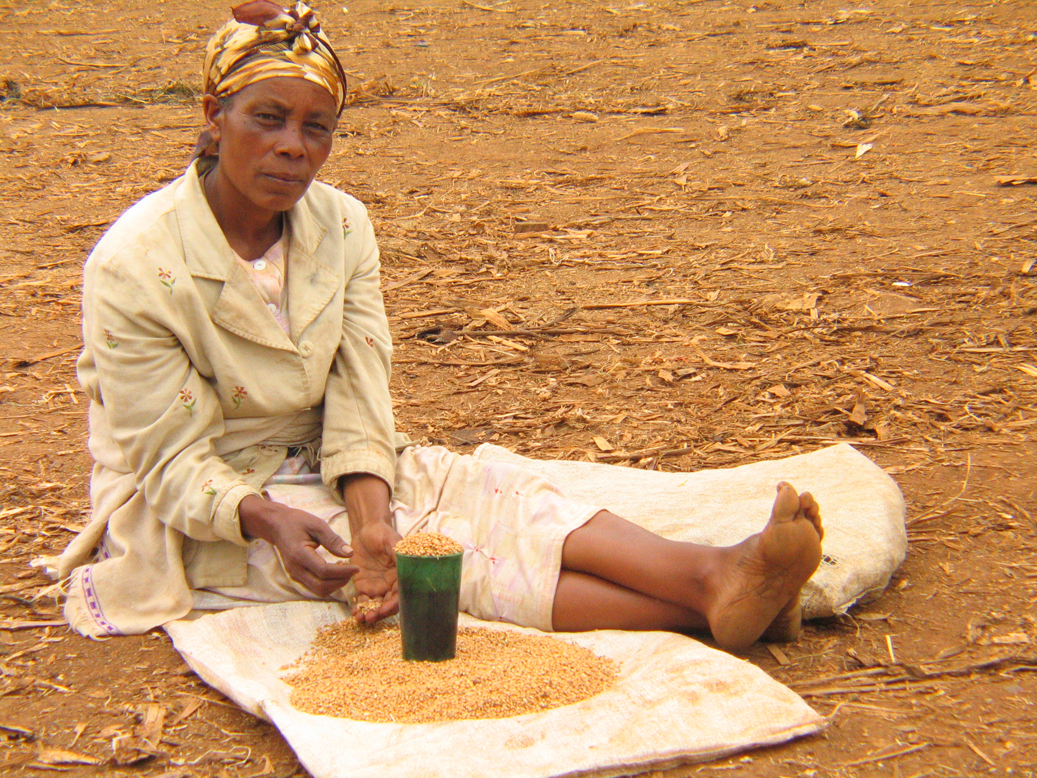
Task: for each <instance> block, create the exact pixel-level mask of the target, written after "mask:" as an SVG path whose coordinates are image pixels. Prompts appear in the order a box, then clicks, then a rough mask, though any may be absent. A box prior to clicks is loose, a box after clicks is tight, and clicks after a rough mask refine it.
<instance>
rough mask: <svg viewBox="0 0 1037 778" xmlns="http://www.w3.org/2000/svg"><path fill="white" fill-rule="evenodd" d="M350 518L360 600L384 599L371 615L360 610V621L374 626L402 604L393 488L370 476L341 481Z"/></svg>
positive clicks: (356, 581)
mask: <svg viewBox="0 0 1037 778" xmlns="http://www.w3.org/2000/svg"><path fill="white" fill-rule="evenodd" d="M339 485H340V487H341V489H342V498H343V500H344V501H345V503H346V511H347V512H348V515H349V532H350V538H351V539H352V544H353V549H354V554H353V559H352V561H353V563H354V564H355V565H356V566H357V568H358V571H357V573H356V576H355V577H354V578H353V583H354V585H355V586H356V591H357V601H358V602H365V601H366V600H380V601H381V605H380V606H379V607H378V608H377V609H375V610H373V611H369V612H360V611H356V612H355V613H354V615H355V616H356V619H357V621H360V622H366V623H371V622H374V621H377V620H378V619H382V618H385V617H386V616H391V615H392V614H394V613H395V612H396V610H397V607H398V605H399V591H398V588H397V581H396V554H395V553H394V552H393V546H395V545H396V542H397V541H398V540H399V539H400V535H399V533H398V532H396V529H395V528H394V527H393V524H392V513H391V512H390V510H389V487H388V485H387V484H386V483H385V481H383V480H382V479H381V478H379V477H377V476H374V475H370V474H369V473H354V474H352V475H348V476H343V477H342V478H341V479H339Z"/></svg>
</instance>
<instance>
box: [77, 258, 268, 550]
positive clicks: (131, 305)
mask: <svg viewBox="0 0 1037 778" xmlns="http://www.w3.org/2000/svg"><path fill="white" fill-rule="evenodd" d="M127 259H128V258H127V257H121V256H115V257H109V258H107V259H106V260H102V261H100V262H98V264H97V266H96V268H95V269H94V270H93V271H92V272H89V271H88V273H87V275H86V282H85V284H84V289H83V310H84V316H83V320H84V324H83V338H84V341H85V344H84V345H85V350H86V351H87V352H88V354H89V355H90V356H92V358H93V365H94V370H95V371H96V377H97V382H98V387H99V393H100V398H99V400H100V402H101V404H102V405H103V406H104V409H105V416H106V417H107V420H108V427H109V433H110V434H111V436H112V439H113V440H114V442H115V443H116V445H117V446H118V447H119V450H120V451H121V452H122V454H123V457H124V458H125V460H126V462H127V464H128V465H129V468H130V470H131V471H132V472H133V474H134V475H135V478H136V485H137V489H138V491H140V492H142V493H143V495H144V498H145V500H146V501H147V503H148V505H149V506H150V507H151V509H152V510H154V511H155V513H156V515H157V516H158V518H159V519H160V520H161V521H162V522H163V523H164V524H166V525H168V526H170V527H173V528H174V529H176V530H179V531H180V532H182V533H183V534H185V535H187V536H188V537H190V538H193V539H195V540H200V541H216V540H228V541H231V542H233V543H236V544H238V545H246V544H247V541H246V540H245V539H244V538H243V537H242V534H241V525H240V521H239V518H238V503H239V502H240V501H241V499H242V498H243V497H245V496H246V495H248V494H258V493H257V492H256V490H255V489H253V488H252V487H250V486H248V485H247V484H246V483H245V482H244V481H243V480H242V479H241V478H240V477H239V475H238V474H237V473H236V472H235V471H234V470H233V469H232V468H231V467H229V466H228V465H227V464H225V463H224V462H223V460H222V459H221V458H220V457H219V456H218V455H217V454H216V453H215V449H214V445H213V442H214V441H215V440H216V439H217V438H219V437H220V436H221V435H223V433H224V424H223V411H222V409H221V406H220V403H219V399H218V398H217V395H216V392H215V390H214V389H213V387H212V385H211V384H210V383H209V382H208V381H207V380H206V379H205V378H204V377H203V376H202V375H201V374H200V373H199V372H198V370H197V369H196V368H195V366H194V365H193V364H192V363H191V361H190V359H189V358H188V355H187V353H186V351H185V350H184V348H183V346H182V344H181V341H180V339H179V338H178V337H177V334H176V332H177V331H178V329H182V328H184V327H186V326H188V325H187V324H186V323H185V322H184V321H183V318H182V317H183V309H182V308H181V307H179V306H178V304H177V300H176V299H175V295H183V294H184V293H185V292H187V289H186V288H185V287H186V286H187V285H188V284H189V283H190V281H191V279H190V276H189V275H188V274H187V272H186V270H185V269H184V268H183V266H182V265H181V266H180V268H179V273H180V274H181V275H182V277H180V278H178V277H177V275H176V273H177V271H176V270H173V271H169V270H166V269H163V268H158V269H156V268H154V267H153V266H150V265H149V263H148V262H147V261H142V260H143V258H139V259H137V258H135V260H136V261H127ZM131 268H132V269H131ZM152 276H154V277H152Z"/></svg>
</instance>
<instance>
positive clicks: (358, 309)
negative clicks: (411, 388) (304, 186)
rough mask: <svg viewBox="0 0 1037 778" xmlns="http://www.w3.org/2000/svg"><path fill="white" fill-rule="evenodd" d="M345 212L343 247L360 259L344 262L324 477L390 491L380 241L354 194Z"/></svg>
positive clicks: (387, 347) (387, 348) (388, 353)
mask: <svg viewBox="0 0 1037 778" xmlns="http://www.w3.org/2000/svg"><path fill="white" fill-rule="evenodd" d="M344 199H345V198H344ZM350 205H352V207H350ZM343 213H344V217H345V218H344V219H343V230H344V231H345V233H346V237H345V243H344V248H345V250H346V251H347V252H350V253H352V252H355V256H356V257H357V259H356V261H355V262H349V261H348V259H347V261H346V277H345V295H344V300H343V315H342V338H341V340H340V342H339V346H338V350H337V352H336V354H335V357H334V360H333V362H332V365H331V371H330V374H329V375H328V381H327V385H326V389H325V394H324V435H323V441H322V446H321V477H322V479H323V481H324V483H325V484H327V485H328V486H330V487H332V488H334V487H335V484H336V482H337V480H338V478H339V477H340V476H343V475H348V474H350V473H371V474H373V475H376V476H378V477H379V478H381V479H382V480H383V481H385V482H386V483H387V484H388V486H389V489H390V492H391V491H392V488H393V479H394V476H395V470H396V449H395V440H394V429H395V428H394V422H393V411H392V399H391V398H390V396H389V375H390V361H391V358H392V339H391V338H390V336H389V322H388V320H387V319H386V316H385V307H384V305H383V302H382V294H381V291H380V289H379V272H378V271H379V262H378V245H377V243H376V241H375V236H374V228H373V227H372V226H371V222H370V220H369V219H368V217H367V212H366V210H365V209H364V207H363V206H362V205H360V204H359V203H358V202H357V201H355V200H352V198H350V199H349V200H348V201H346V202H344V208H343Z"/></svg>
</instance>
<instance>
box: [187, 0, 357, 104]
mask: <svg viewBox="0 0 1037 778" xmlns="http://www.w3.org/2000/svg"><path fill="white" fill-rule="evenodd" d="M233 13H234V21H231V22H227V23H226V24H225V25H223V27H221V28H220V29H219V30H218V31H217V32H216V34H215V35H213V36H212V38H211V39H210V40H209V45H208V46H206V48H205V71H204V74H203V75H204V78H205V85H204V91H205V94H209V95H213V96H215V97H227V96H228V95H232V94H234V93H235V92H238V91H240V90H242V89H244V88H245V87H246V86H248V85H249V84H254V83H256V82H257V81H262V80H264V79H267V78H278V77H283V76H288V77H291V78H304V79H306V80H307V81H310V82H312V83H314V84H318V85H319V86H322V87H324V88H325V89H327V90H328V92H330V93H331V95H332V97H334V98H335V107H336V109H337V111H338V113H342V106H343V105H344V104H345V101H346V74H345V72H344V71H343V70H342V64H341V63H340V62H339V61H338V57H337V56H335V52H334V50H333V49H332V48H331V43H330V42H329V41H328V39H327V37H326V36H325V35H324V33H323V32H322V31H321V28H320V20H319V19H318V18H317V15H316V14H315V13H314V12H313V10H312V9H311V8H309V7H308V6H307V5H306V4H305V3H296V4H295V5H294V6H293V7H292V9H291V10H287V9H285V8H281V6H279V5H277V4H276V3H273V2H270V0H252V2H250V3H245V4H243V5H239V6H237V7H236V8H234V9H233Z"/></svg>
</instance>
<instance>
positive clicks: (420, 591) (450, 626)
mask: <svg viewBox="0 0 1037 778" xmlns="http://www.w3.org/2000/svg"><path fill="white" fill-rule="evenodd" d="M462 556H463V554H450V555H449V556H409V555H406V554H397V555H396V573H397V575H398V577H399V591H400V634H401V637H402V639H403V658H404V659H407V660H411V661H416V662H442V661H444V660H447V659H453V658H454V654H455V653H456V652H457V607H458V602H459V600H460V597H461V557H462Z"/></svg>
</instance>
